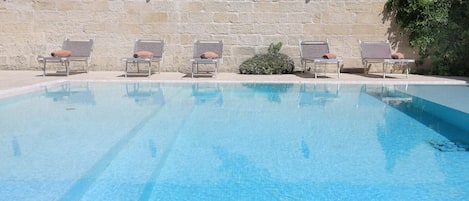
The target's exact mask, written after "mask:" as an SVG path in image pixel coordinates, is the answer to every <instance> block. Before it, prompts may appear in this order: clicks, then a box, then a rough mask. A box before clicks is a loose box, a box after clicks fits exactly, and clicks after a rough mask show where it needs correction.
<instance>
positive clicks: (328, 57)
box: [322, 52, 337, 59]
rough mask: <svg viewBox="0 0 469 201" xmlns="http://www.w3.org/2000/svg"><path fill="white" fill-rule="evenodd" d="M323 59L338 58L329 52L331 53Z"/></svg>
mask: <svg viewBox="0 0 469 201" xmlns="http://www.w3.org/2000/svg"><path fill="white" fill-rule="evenodd" d="M322 58H324V59H335V58H337V57H336V56H335V54H332V53H330V52H329V53H326V54H324V55H323V56H322Z"/></svg>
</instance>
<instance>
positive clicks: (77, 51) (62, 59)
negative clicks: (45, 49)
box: [37, 39, 94, 76]
mask: <svg viewBox="0 0 469 201" xmlns="http://www.w3.org/2000/svg"><path fill="white" fill-rule="evenodd" d="M93 42H94V41H93V40H92V39H90V40H70V39H65V41H64V42H63V45H62V49H61V50H60V51H55V52H52V53H51V56H38V58H37V60H38V61H39V62H42V63H43V65H44V66H43V76H46V67H47V63H62V64H63V65H64V66H65V73H66V75H67V76H68V75H69V74H70V69H71V67H72V66H71V64H72V63H75V62H84V66H83V72H88V67H89V66H90V63H91V53H92V52H93ZM58 52H60V53H61V54H58V55H54V53H58ZM63 52H68V55H67V54H62V53H63Z"/></svg>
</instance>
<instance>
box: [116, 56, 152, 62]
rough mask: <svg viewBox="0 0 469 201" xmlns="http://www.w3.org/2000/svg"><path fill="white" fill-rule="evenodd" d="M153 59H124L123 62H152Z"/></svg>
mask: <svg viewBox="0 0 469 201" xmlns="http://www.w3.org/2000/svg"><path fill="white" fill-rule="evenodd" d="M151 60H152V59H150V58H133V57H128V58H122V61H123V62H151Z"/></svg>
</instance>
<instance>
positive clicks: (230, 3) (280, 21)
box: [0, 0, 415, 72]
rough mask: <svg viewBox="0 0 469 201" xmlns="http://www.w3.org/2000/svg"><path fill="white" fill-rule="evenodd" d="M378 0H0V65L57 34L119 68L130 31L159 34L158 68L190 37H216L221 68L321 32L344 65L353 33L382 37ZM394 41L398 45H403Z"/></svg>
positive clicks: (19, 62) (99, 65)
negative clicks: (84, 43)
mask: <svg viewBox="0 0 469 201" xmlns="http://www.w3.org/2000/svg"><path fill="white" fill-rule="evenodd" d="M385 2H386V0H306V1H305V0H193V1H188V0H3V1H1V2H0V69H19V70H31V69H40V65H39V64H38V63H37V61H36V57H37V56H38V55H45V54H48V53H50V52H51V51H53V50H56V49H59V48H60V46H61V44H62V41H63V40H64V38H66V37H69V38H71V39H90V38H93V39H95V45H94V51H93V58H92V59H93V60H92V67H91V70H117V71H119V70H122V69H123V63H122V62H121V58H122V57H128V56H130V55H131V54H132V49H133V43H134V41H135V39H137V38H142V39H165V40H166V44H167V45H166V48H165V53H164V59H163V62H162V71H181V72H189V69H190V62H189V59H190V57H191V56H192V43H193V42H194V41H195V40H197V39H216V40H223V41H224V44H225V49H224V62H223V64H222V65H221V66H220V71H222V72H237V71H238V66H239V65H240V64H241V62H243V61H244V60H246V59H247V58H249V57H251V56H253V55H254V54H256V53H265V52H266V50H267V47H268V45H269V44H270V43H272V42H275V43H276V42H282V43H283V44H284V46H283V48H282V50H281V52H282V53H285V54H287V55H289V56H291V57H292V58H294V60H295V63H296V66H297V68H298V69H299V66H300V62H299V48H298V41H299V40H324V39H326V38H327V39H329V41H330V45H331V52H334V53H336V54H337V55H340V56H341V57H342V58H343V59H344V67H345V68H360V67H361V66H362V64H361V60H360V51H359V47H358V40H359V39H361V40H386V39H388V38H389V37H390V35H389V33H388V31H389V29H390V23H389V22H383V20H382V14H381V13H382V11H383V7H384V3H385ZM406 44H407V43H401V45H400V46H401V47H400V49H399V51H404V52H406V53H408V55H409V54H410V55H411V56H410V57H412V55H413V56H415V54H412V52H411V50H410V49H409V48H407V47H405V46H406Z"/></svg>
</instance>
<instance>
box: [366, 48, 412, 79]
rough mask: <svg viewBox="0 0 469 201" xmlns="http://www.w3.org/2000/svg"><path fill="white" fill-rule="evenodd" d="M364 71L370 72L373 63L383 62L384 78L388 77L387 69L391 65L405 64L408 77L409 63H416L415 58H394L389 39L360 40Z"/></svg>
mask: <svg viewBox="0 0 469 201" xmlns="http://www.w3.org/2000/svg"><path fill="white" fill-rule="evenodd" d="M359 43H360V51H361V56H362V63H363V65H364V73H365V74H367V73H369V70H370V69H369V68H370V66H371V63H382V68H383V69H382V70H383V78H386V71H387V68H388V66H389V65H394V64H402V65H404V66H405V73H406V78H408V76H409V71H410V67H409V65H408V64H409V63H414V62H415V60H413V59H393V58H392V52H391V45H390V44H389V41H384V42H364V41H359Z"/></svg>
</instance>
